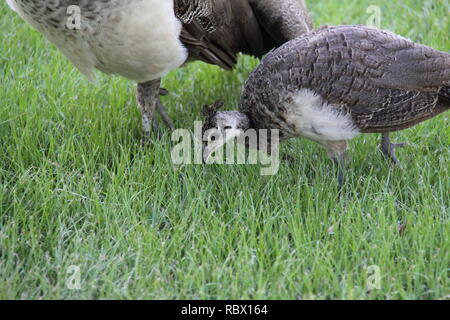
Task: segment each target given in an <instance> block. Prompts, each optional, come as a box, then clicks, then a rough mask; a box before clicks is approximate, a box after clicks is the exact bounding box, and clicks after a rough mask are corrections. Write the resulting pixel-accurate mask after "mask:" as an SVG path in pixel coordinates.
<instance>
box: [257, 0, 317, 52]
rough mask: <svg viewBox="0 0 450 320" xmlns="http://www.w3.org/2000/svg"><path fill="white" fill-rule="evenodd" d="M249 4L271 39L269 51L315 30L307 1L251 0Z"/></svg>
mask: <svg viewBox="0 0 450 320" xmlns="http://www.w3.org/2000/svg"><path fill="white" fill-rule="evenodd" d="M249 3H250V5H251V6H252V8H253V11H254V12H255V15H256V17H257V19H258V21H259V23H260V25H261V27H262V28H263V29H264V30H265V32H266V33H267V34H268V35H269V37H270V45H271V47H270V48H269V50H270V49H272V48H274V47H279V46H280V45H282V44H283V43H285V42H286V41H289V40H292V39H295V38H297V37H299V36H301V35H303V34H304V33H306V32H310V31H311V30H312V29H313V23H312V19H311V16H310V14H309V12H308V9H307V7H306V3H305V0H283V1H280V0H249ZM266 41H267V40H266Z"/></svg>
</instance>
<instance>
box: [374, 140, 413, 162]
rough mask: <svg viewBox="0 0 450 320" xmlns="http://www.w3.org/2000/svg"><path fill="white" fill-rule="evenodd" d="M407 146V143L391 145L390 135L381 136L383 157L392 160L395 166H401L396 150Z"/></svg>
mask: <svg viewBox="0 0 450 320" xmlns="http://www.w3.org/2000/svg"><path fill="white" fill-rule="evenodd" d="M406 146H408V144H407V143H396V144H394V143H391V138H390V136H389V133H382V134H381V151H382V152H383V155H384V156H385V157H386V159H388V160H391V161H392V163H394V164H395V165H399V164H400V161H398V159H397V157H396V156H395V149H396V148H404V147H406Z"/></svg>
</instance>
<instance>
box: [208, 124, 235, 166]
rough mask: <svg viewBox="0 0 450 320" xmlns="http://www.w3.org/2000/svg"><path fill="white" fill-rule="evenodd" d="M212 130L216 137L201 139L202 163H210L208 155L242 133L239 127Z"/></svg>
mask: <svg viewBox="0 0 450 320" xmlns="http://www.w3.org/2000/svg"><path fill="white" fill-rule="evenodd" d="M213 130H216V134H214V136H215V138H216V139H215V140H214V141H208V140H207V139H205V140H203V164H210V160H211V159H210V157H211V155H212V154H213V153H214V152H216V151H218V150H219V149H220V148H222V147H223V146H224V145H226V144H227V143H228V142H229V141H231V140H233V139H235V138H237V137H239V136H240V135H241V134H242V130H239V129H227V130H225V131H218V130H217V129H213Z"/></svg>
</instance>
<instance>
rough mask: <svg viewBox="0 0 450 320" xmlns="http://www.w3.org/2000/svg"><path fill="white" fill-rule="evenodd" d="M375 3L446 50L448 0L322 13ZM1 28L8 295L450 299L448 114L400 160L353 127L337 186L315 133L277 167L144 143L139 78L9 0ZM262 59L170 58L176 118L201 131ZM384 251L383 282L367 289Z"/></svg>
mask: <svg viewBox="0 0 450 320" xmlns="http://www.w3.org/2000/svg"><path fill="white" fill-rule="evenodd" d="M370 5H379V6H380V7H381V12H382V21H381V26H382V28H384V29H390V30H392V31H394V32H396V33H398V34H401V35H403V36H406V37H409V38H411V39H413V40H414V41H418V42H421V43H423V44H426V45H430V46H433V47H434V48H436V49H439V50H443V51H449V50H450V40H449V30H450V18H449V16H450V12H449V8H450V2H449V1H448V0H435V1H431V0H425V1H422V0H404V1H401V2H400V1H390V0H358V1H356V0H344V1H335V0H315V1H309V6H310V8H311V10H312V12H313V15H314V19H315V22H316V25H317V26H319V25H321V24H330V25H332V24H365V23H366V21H367V19H368V18H369V15H370V14H368V13H367V12H366V9H367V8H368V7H369V6H370ZM0 27H1V30H2V31H1V33H0V84H1V86H0V106H1V107H0V298H2V299H7V298H10V299H19V298H23V299H41V298H44V299H60V298H71V299H91V298H99V299H106V298H119V299H128V298H130V299H131V298H132V299H241V298H242V299H323V298H332V299H385V298H387V299H415V298H418V299H440V298H445V297H447V298H448V297H449V295H450V281H449V265H450V259H449V258H450V257H449V252H450V241H449V235H450V219H449V218H450V215H449V212H450V196H449V195H450V181H449V171H450V168H449V160H450V149H449V145H450V130H449V128H448V117H449V114H448V113H447V114H444V115H442V116H440V117H438V118H435V119H433V120H430V121H428V122H426V123H423V124H421V125H419V126H416V127H414V128H412V129H409V130H406V131H403V132H400V133H396V134H394V135H393V139H394V140H395V141H398V142H403V141H407V142H409V143H410V144H411V146H410V147H409V148H406V149H402V150H399V152H398V156H399V159H400V160H401V161H402V163H403V166H402V168H401V169H400V168H392V167H391V166H390V165H389V164H388V163H387V162H386V161H384V159H383V157H382V155H381V153H380V152H379V151H378V141H379V136H378V135H365V136H361V137H359V138H357V139H355V140H354V141H353V142H352V143H351V151H350V159H349V163H348V170H347V185H346V186H345V188H344V191H343V195H342V197H341V198H339V196H338V194H337V183H336V178H335V169H334V168H333V165H332V163H331V162H330V161H329V160H328V158H327V155H326V152H325V151H324V150H323V149H322V148H321V147H320V146H318V145H317V144H315V143H312V142H309V141H306V140H302V139H297V140H292V141H289V142H287V143H284V144H283V146H282V154H283V155H288V156H291V157H293V158H294V159H295V161H293V162H283V163H282V165H281V167H280V171H279V173H278V174H277V175H275V176H272V177H262V176H260V167H258V166H184V167H174V165H173V164H172V162H171V153H170V152H171V147H172V145H173V144H172V143H171V140H170V133H169V132H168V130H163V137H162V138H161V139H159V140H156V143H155V144H154V145H152V146H150V147H142V146H141V145H140V114H139V110H138V109H137V107H136V100H135V83H133V82H131V81H126V80H124V79H122V78H119V77H107V76H104V75H101V74H99V76H98V83H97V85H95V86H94V85H92V84H90V83H89V82H88V81H87V80H86V79H85V78H84V77H83V76H82V75H81V74H80V73H79V72H78V71H77V70H75V69H74V68H73V67H72V65H71V64H70V63H69V62H68V61H67V60H66V59H65V58H64V57H63V56H62V55H61V54H60V53H59V52H58V51H57V50H56V49H55V48H54V47H53V46H52V45H51V44H49V43H48V42H47V41H45V40H44V39H43V37H42V36H41V35H40V34H38V33H37V32H35V31H32V29H31V28H30V27H29V26H28V25H27V24H25V23H24V22H22V20H21V19H19V18H18V17H17V16H16V14H15V13H14V12H12V11H11V10H9V9H7V5H6V2H5V1H0ZM257 63H258V61H257V60H255V59H253V58H250V57H242V58H241V59H240V61H239V65H238V66H237V68H236V69H235V71H233V72H225V71H222V70H220V69H218V68H216V67H213V66H207V65H205V64H202V63H193V64H190V65H189V66H188V67H186V68H184V69H180V70H177V71H174V72H172V73H171V74H170V75H169V76H167V77H166V78H165V79H164V83H163V86H164V87H165V88H167V89H168V90H170V92H171V94H170V95H169V96H168V97H165V98H163V99H164V103H165V104H166V105H167V107H168V108H169V110H170V114H171V117H172V118H173V119H174V120H175V122H176V126H177V127H179V128H189V129H192V128H193V122H194V121H195V120H200V107H201V105H202V104H205V103H211V102H213V101H215V100H216V99H223V100H224V101H226V103H227V108H229V109H231V108H234V107H235V104H236V102H237V101H238V98H239V93H240V89H241V87H242V85H243V83H244V81H245V79H246V78H247V76H248V74H249V72H251V70H252V69H253V68H254V67H255V66H256V65H257ZM402 224H406V229H404V230H403V232H402V233H399V225H402ZM71 266H75V267H76V268H77V267H78V268H79V270H80V273H79V275H80V280H81V282H80V284H81V288H80V289H79V290H74V289H73V288H72V289H71V288H69V287H70V286H67V282H68V280H70V279H71V275H72V273H71V271H72V269H71V268H70V267H71ZM370 266H376V267H375V271H376V272H375V273H378V274H379V275H380V277H381V278H380V279H381V281H380V283H379V284H380V287H379V289H378V288H374V289H373V290H367V289H368V284H369V283H371V281H372V280H373V277H374V275H373V274H372V273H370V272H369V269H368V268H369V267H370Z"/></svg>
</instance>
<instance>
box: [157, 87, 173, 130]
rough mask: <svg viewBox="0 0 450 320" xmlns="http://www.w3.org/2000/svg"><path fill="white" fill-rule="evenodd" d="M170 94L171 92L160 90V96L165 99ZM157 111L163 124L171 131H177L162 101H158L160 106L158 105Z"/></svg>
mask: <svg viewBox="0 0 450 320" xmlns="http://www.w3.org/2000/svg"><path fill="white" fill-rule="evenodd" d="M168 94H169V91H167V90H166V89H164V88H159V95H160V96H162V97H164V96H167V95H168ZM156 109H157V110H158V112H159V115H160V116H161V118H162V120H163V122H164V123H165V124H166V126H167V127H169V129H170V130H175V125H174V124H173V122H172V119H170V117H169V115H168V113H167V109H166V107H164V105H163V104H162V103H161V101H160V100H159V99H158V104H157V105H156Z"/></svg>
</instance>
